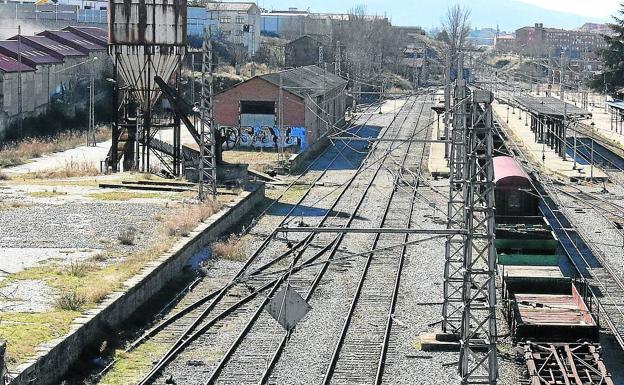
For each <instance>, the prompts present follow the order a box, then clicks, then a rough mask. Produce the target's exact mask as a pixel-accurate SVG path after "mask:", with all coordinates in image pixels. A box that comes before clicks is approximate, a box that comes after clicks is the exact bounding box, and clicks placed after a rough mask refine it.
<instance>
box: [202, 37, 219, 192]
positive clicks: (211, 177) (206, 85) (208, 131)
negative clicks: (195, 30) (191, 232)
mask: <svg viewBox="0 0 624 385" xmlns="http://www.w3.org/2000/svg"><path fill="white" fill-rule="evenodd" d="M210 35H211V30H210V28H209V27H207V28H204V41H203V45H202V53H203V55H202V88H201V107H200V108H201V111H200V113H201V143H200V149H199V170H198V174H199V175H198V176H199V199H200V200H202V201H203V200H205V199H206V198H207V196H208V194H211V195H212V197H213V198H215V197H216V196H217V157H216V137H215V136H216V133H215V127H214V119H213V101H214V100H213V98H214V89H213V84H212V83H213V73H212V41H211V36H210Z"/></svg>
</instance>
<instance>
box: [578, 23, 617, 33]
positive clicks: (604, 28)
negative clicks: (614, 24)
mask: <svg viewBox="0 0 624 385" xmlns="http://www.w3.org/2000/svg"><path fill="white" fill-rule="evenodd" d="M579 31H581V32H592V33H600V34H603V35H611V34H613V30H612V29H611V27H609V25H608V24H599V23H585V24H583V25H582V26H581V28H579Z"/></svg>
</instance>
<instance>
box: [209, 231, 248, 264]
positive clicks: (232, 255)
mask: <svg viewBox="0 0 624 385" xmlns="http://www.w3.org/2000/svg"><path fill="white" fill-rule="evenodd" d="M245 243H246V242H245V241H244V239H243V237H242V236H241V235H239V234H230V236H229V237H228V238H227V239H226V240H223V241H217V242H215V243H213V244H212V254H213V255H215V256H217V257H220V258H225V259H229V260H232V261H243V260H245Z"/></svg>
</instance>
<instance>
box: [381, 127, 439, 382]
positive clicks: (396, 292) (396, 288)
mask: <svg viewBox="0 0 624 385" xmlns="http://www.w3.org/2000/svg"><path fill="white" fill-rule="evenodd" d="M428 131H429V130H427V134H426V136H427V137H429V135H428ZM406 155H407V154H406ZM424 159H425V148H424V146H423V149H422V152H421V154H420V162H419V167H418V171H419V174H421V175H417V177H418V178H419V177H421V176H422V166H423V162H424ZM419 181H420V179H416V182H415V183H416V184H415V185H414V193H413V195H412V202H411V204H410V213H409V219H408V222H407V223H408V226H411V223H412V220H413V218H414V207H415V206H416V200H417V198H418V188H419V187H420V184H419ZM408 241H409V234H405V236H404V237H403V243H404V244H403V247H402V249H401V252H400V254H399V255H400V257H399V264H398V266H397V272H396V274H395V282H394V288H393V290H392V300H391V303H390V310H389V311H388V318H387V321H386V328H385V331H384V340H383V343H382V345H381V354H380V356H379V362H378V364H377V373H376V375H375V384H376V385H381V383H382V381H383V375H384V369H385V366H386V358H387V356H388V348H389V346H390V337H391V334H392V323H393V316H394V311H395V310H396V304H397V302H398V298H399V291H400V288H401V275H402V272H403V266H404V263H405V254H406V252H407V242H408Z"/></svg>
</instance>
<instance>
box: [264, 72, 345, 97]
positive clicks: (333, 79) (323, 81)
mask: <svg viewBox="0 0 624 385" xmlns="http://www.w3.org/2000/svg"><path fill="white" fill-rule="evenodd" d="M260 78H262V79H264V80H266V81H268V82H269V83H272V84H274V85H276V86H279V85H280V78H281V85H282V87H283V88H284V89H285V90H287V91H289V92H291V93H293V94H295V95H297V96H300V97H302V98H305V97H307V96H318V95H322V94H324V93H327V92H329V91H331V90H334V89H336V88H343V87H345V86H346V85H347V81H346V80H344V79H343V78H341V77H340V76H337V75H334V74H333V73H331V72H329V71H325V70H323V69H322V68H320V67H318V66H315V65H310V66H305V67H298V68H294V69H290V70H285V71H281V72H274V73H270V74H266V75H261V76H260Z"/></svg>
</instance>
